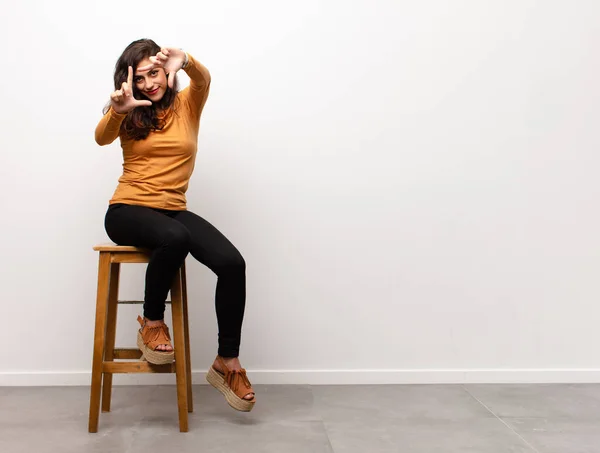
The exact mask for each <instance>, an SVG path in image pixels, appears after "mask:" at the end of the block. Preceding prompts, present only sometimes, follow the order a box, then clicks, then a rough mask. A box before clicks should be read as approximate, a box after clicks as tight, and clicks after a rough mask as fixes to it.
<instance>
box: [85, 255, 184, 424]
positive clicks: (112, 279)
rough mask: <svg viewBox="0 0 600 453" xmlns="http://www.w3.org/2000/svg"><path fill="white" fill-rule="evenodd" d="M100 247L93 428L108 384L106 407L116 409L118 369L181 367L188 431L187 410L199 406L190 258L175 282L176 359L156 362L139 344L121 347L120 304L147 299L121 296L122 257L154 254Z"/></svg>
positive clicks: (142, 258) (131, 259)
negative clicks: (188, 270)
mask: <svg viewBox="0 0 600 453" xmlns="http://www.w3.org/2000/svg"><path fill="white" fill-rule="evenodd" d="M94 250H96V251H98V252H100V260H99V263H98V294H97V300H96V327H95V332H94V357H93V362H92V385H91V395H90V419H89V432H90V433H95V432H98V417H99V415H100V414H99V412H100V390H102V412H110V399H111V392H112V375H113V373H175V376H176V382H177V406H178V409H179V430H180V431H181V432H187V430H188V414H187V413H188V411H189V412H192V411H193V402H192V365H191V362H190V335H189V326H188V311H187V287H186V275H185V263H184V264H183V265H182V266H181V268H180V269H179V271H178V272H177V275H176V276H175V279H174V280H173V286H171V301H170V303H171V311H172V314H173V342H174V345H173V346H174V349H175V361H174V362H173V363H171V364H167V365H153V364H151V363H148V362H146V361H141V360H139V359H140V358H141V357H142V352H141V351H140V350H139V349H138V348H128V349H122V348H119V349H115V334H116V330H117V306H118V304H120V303H121V304H143V301H121V300H118V295H119V272H120V269H121V263H147V262H148V261H149V260H150V251H149V250H146V249H141V248H137V247H127V246H118V245H115V244H102V245H97V246H95V247H94ZM167 303H169V301H167ZM115 359H129V361H125V362H123V361H122V362H115V361H114V360H115ZM131 359H133V360H131ZM101 387H102V388H101Z"/></svg>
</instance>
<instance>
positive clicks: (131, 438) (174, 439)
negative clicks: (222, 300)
mask: <svg viewBox="0 0 600 453" xmlns="http://www.w3.org/2000/svg"><path fill="white" fill-rule="evenodd" d="M255 388H256V390H257V396H258V402H257V404H256V406H255V408H254V410H253V411H252V412H251V413H248V414H246V413H239V412H236V411H234V410H233V409H231V408H229V406H227V404H226V403H225V401H224V400H223V399H222V397H221V395H220V393H218V392H217V391H216V390H214V389H213V388H212V387H209V386H207V385H198V386H194V401H195V412H194V413H193V414H190V432H188V433H183V434H182V433H179V429H178V424H177V407H176V397H175V388H174V387H173V386H143V387H135V386H119V387H115V388H114V390H113V407H112V412H111V413H104V414H101V415H100V425H99V432H98V433H97V434H88V432H87V417H88V398H89V389H88V388H86V387H45V388H41V387H0V452H2V453H21V452H27V453H31V452H34V453H45V452H53V453H54V452H60V453H70V452H74V453H75V452H76V453H87V452H103V453H111V452H119V453H137V452H144V453H150V452H161V453H164V452H170V451H172V452H177V453H185V452H195V453H196V452H215V453H217V452H223V453H237V452H244V453H255V452H256V453H259V452H273V453H296V452H310V453H320V452H329V453H331V452H335V453H355V452H356V453H379V452H402V453H409V452H417V453H422V452H428V453H429V452H435V453H440V452H444V453H445V452H473V453H500V452H514V453H520V452H539V453H584V452H585V453H592V452H593V453H600V385H590V384H577V385H554V384H544V385H491V384H486V385H464V386H463V385H377V386H375V385H373V386H370V385H365V386H308V385H306V386H294V385H279V386H278V385H256V386H255Z"/></svg>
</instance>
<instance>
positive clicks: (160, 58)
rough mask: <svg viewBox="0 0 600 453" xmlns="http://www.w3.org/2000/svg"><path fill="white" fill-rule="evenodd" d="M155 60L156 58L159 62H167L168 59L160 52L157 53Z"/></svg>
mask: <svg viewBox="0 0 600 453" xmlns="http://www.w3.org/2000/svg"><path fill="white" fill-rule="evenodd" d="M156 58H158V59H159V60H162V61H167V60H168V59H169V57H167V56H166V55H165V54H164V53H162V52H158V53H157V54H156Z"/></svg>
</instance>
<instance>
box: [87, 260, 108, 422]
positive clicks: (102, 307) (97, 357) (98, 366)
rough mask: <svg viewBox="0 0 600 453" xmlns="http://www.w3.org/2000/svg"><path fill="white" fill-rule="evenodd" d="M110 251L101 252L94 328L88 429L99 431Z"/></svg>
mask: <svg viewBox="0 0 600 453" xmlns="http://www.w3.org/2000/svg"><path fill="white" fill-rule="evenodd" d="M109 274H110V252H100V258H99V262H98V289H97V295H96V326H95V328H94V356H93V360H92V384H91V390H90V418H89V425H88V431H89V432H90V433H95V432H98V417H99V416H100V387H101V384H102V361H103V359H104V337H105V334H106V304H107V299H108V285H109V277H110V275H109Z"/></svg>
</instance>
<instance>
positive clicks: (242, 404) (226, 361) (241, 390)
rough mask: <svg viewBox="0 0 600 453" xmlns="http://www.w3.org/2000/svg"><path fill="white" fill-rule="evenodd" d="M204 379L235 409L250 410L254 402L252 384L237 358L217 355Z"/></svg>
mask: <svg viewBox="0 0 600 453" xmlns="http://www.w3.org/2000/svg"><path fill="white" fill-rule="evenodd" d="M206 380H207V381H208V382H209V384H210V385H212V386H213V387H214V388H216V389H217V390H218V391H219V392H221V393H222V394H223V396H225V400H226V401H227V403H228V404H229V405H230V406H231V407H233V408H234V409H235V410H238V411H242V412H250V411H251V410H252V408H253V407H254V405H255V404H256V398H255V397H254V390H253V389H252V384H251V383H250V380H249V379H248V376H246V370H244V369H243V368H242V366H241V365H240V361H239V359H237V358H223V357H221V356H217V358H216V359H215V362H214V363H213V365H212V366H211V367H210V369H209V370H208V373H207V374H206Z"/></svg>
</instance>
